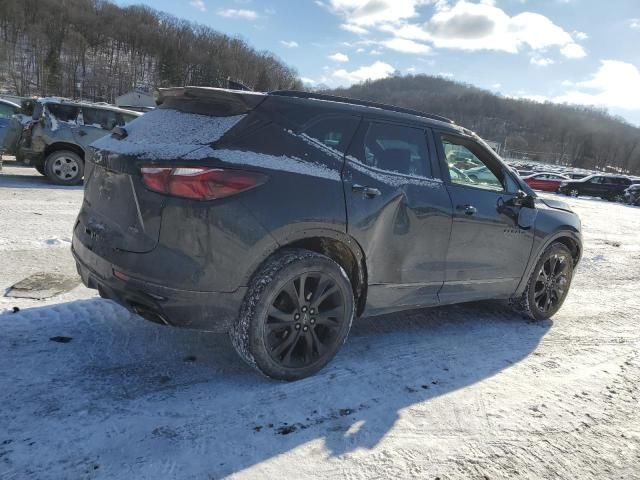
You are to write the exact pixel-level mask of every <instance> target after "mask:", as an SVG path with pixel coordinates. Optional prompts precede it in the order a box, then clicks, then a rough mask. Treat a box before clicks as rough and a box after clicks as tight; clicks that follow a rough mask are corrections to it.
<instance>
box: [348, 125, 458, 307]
mask: <svg viewBox="0 0 640 480" xmlns="http://www.w3.org/2000/svg"><path fill="white" fill-rule="evenodd" d="M438 177H439V172H438V165H437V161H436V152H435V146H434V143H433V140H432V138H431V137H430V136H427V135H426V132H425V129H424V128H423V127H421V126H413V125H404V124H396V123H386V122H381V121H375V120H365V121H363V122H362V123H361V125H360V127H359V129H358V132H357V133H356V136H355V137H354V140H353V142H352V144H351V147H350V149H349V152H348V155H347V160H346V162H345V168H344V172H343V179H344V188H345V198H346V203H347V218H348V226H347V228H348V232H349V233H350V235H351V236H352V237H354V238H355V239H356V241H357V242H358V243H359V244H360V246H361V247H362V248H363V250H364V253H365V255H366V258H367V276H368V294H367V307H366V313H367V314H375V313H382V312H384V311H385V310H393V309H398V308H412V307H416V306H423V305H430V304H435V303H437V302H438V296H437V294H438V291H439V290H440V288H441V287H442V284H443V282H444V276H445V262H444V259H445V256H446V253H447V244H448V241H449V235H450V232H451V202H450V199H449V195H448V193H447V190H446V188H445V185H444V183H443V182H442V181H441V180H440V179H438Z"/></svg>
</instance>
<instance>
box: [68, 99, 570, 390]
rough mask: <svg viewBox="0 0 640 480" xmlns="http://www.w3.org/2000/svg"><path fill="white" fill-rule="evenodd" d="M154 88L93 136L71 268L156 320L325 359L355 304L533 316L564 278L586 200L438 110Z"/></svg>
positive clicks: (560, 293) (242, 349) (357, 311)
mask: <svg viewBox="0 0 640 480" xmlns="http://www.w3.org/2000/svg"><path fill="white" fill-rule="evenodd" d="M161 102H162V104H161V106H160V107H159V108H157V109H155V110H153V111H152V112H149V113H147V114H145V115H144V116H143V117H141V118H139V119H137V120H135V121H134V122H132V123H131V124H130V125H128V126H126V127H124V128H122V129H116V131H114V133H113V134H112V135H111V136H107V137H104V138H102V139H100V140H98V141H96V142H95V143H94V144H92V146H91V148H90V151H91V153H89V154H88V156H87V169H86V181H85V187H84V202H83V204H82V208H81V211H80V213H79V215H78V219H77V222H76V224H75V227H74V232H73V243H72V252H73V255H74V257H75V259H76V262H77V268H78V271H79V272H80V275H81V277H82V280H83V282H84V284H85V285H87V286H88V287H89V288H95V289H98V291H99V293H100V295H102V296H104V297H107V298H111V299H113V300H115V301H116V302H119V303H121V304H122V305H124V306H126V307H128V308H129V309H131V310H133V311H135V312H137V313H139V314H140V315H142V316H143V317H145V318H147V319H149V320H152V321H155V322H158V323H161V324H164V325H174V326H183V327H188V328H194V329H201V330H209V331H212V330H213V331H226V332H229V334H230V336H231V340H232V343H233V345H234V347H235V349H236V351H237V352H238V354H239V355H240V356H241V357H242V358H243V359H244V360H245V361H246V362H247V363H248V364H249V365H251V366H252V367H253V368H255V369H257V370H259V371H260V372H262V373H263V374H265V375H267V376H269V377H272V378H277V379H284V380H296V379H300V378H303V377H306V376H308V375H312V374H313V373H315V372H317V371H318V370H320V369H321V368H322V367H323V366H324V365H326V364H327V363H328V362H329V361H330V360H331V358H332V357H333V356H334V355H335V354H336V352H337V351H338V350H339V349H340V348H341V346H342V344H343V343H344V341H345V339H346V337H347V335H348V333H349V329H350V328H351V323H352V321H353V319H354V317H357V316H360V315H379V314H383V313H389V312H394V311H399V310H405V309H414V308H418V307H426V306H430V305H443V304H452V303H459V302H467V301H471V300H480V299H489V298H491V299H512V301H513V303H514V304H515V305H516V306H517V307H518V309H520V310H521V311H522V312H524V313H525V315H527V316H529V317H530V318H533V319H537V320H541V319H546V318H549V317H551V316H552V315H554V314H555V313H556V312H557V311H558V309H559V308H560V307H561V305H562V303H563V301H564V299H565V297H566V295H567V292H568V291H569V286H570V284H571V279H572V275H573V269H574V267H575V265H576V264H577V263H578V261H579V259H580V255H581V251H582V244H581V233H580V220H579V219H578V217H577V215H576V214H575V213H573V212H572V211H571V209H570V208H569V206H568V205H566V204H564V203H562V202H559V201H557V200H550V199H539V198H536V195H535V193H534V192H533V191H532V190H531V189H530V188H529V187H528V186H527V185H526V184H525V183H524V182H522V180H521V179H520V178H519V177H518V176H517V175H515V174H513V172H512V171H511V169H510V168H509V167H508V166H507V165H506V164H505V163H504V162H503V161H502V160H501V159H500V157H498V155H497V154H496V153H495V152H494V151H493V150H491V148H489V146H488V145H487V144H486V143H484V142H483V141H482V140H481V139H480V138H479V137H478V136H477V135H475V134H474V133H473V132H471V131H469V130H467V129H465V128H462V127H460V126H457V125H455V124H454V123H453V122H452V121H450V120H448V119H446V118H443V117H440V116H437V115H430V114H426V113H422V112H417V111H413V110H407V109H403V108H398V107H391V106H387V105H381V104H375V103H372V102H366V101H357V100H351V99H346V98H341V97H332V96H328V95H322V94H316V93H309V92H288V91H285V92H272V93H270V94H257V93H252V92H238V91H232V90H224V89H216V88H198V87H186V88H173V89H166V90H162V91H161ZM454 151H455V152H460V151H463V152H464V153H465V155H466V156H467V157H469V158H470V159H471V160H472V162H471V163H474V164H482V165H484V168H486V169H487V171H488V172H489V173H486V174H484V175H483V179H484V180H483V182H482V183H476V182H475V181H473V180H472V179H470V178H469V176H467V175H466V174H464V175H452V174H451V170H450V168H449V166H448V165H449V164H448V159H449V157H450V155H449V154H450V153H451V152H454ZM454 172H455V173H458V172H456V171H455V170H454ZM372 354H374V355H378V354H379V353H373V352H372Z"/></svg>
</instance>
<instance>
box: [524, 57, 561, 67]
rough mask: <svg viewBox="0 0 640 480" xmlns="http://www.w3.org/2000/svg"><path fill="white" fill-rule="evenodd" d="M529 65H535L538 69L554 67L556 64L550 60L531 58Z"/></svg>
mask: <svg viewBox="0 0 640 480" xmlns="http://www.w3.org/2000/svg"><path fill="white" fill-rule="evenodd" d="M529 63H531V65H535V66H536V67H548V66H549V65H553V64H554V63H556V62H554V61H553V60H551V59H550V58H545V57H531V60H530V61H529Z"/></svg>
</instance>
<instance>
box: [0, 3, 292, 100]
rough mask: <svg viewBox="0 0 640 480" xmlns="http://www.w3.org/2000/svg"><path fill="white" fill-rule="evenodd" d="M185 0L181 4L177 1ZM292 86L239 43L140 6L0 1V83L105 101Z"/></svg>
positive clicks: (282, 71) (262, 56)
mask: <svg viewBox="0 0 640 480" xmlns="http://www.w3.org/2000/svg"><path fill="white" fill-rule="evenodd" d="M185 3H186V2H185ZM227 77H231V78H232V79H238V80H240V81H242V82H244V83H245V84H247V85H249V86H250V87H253V88H255V89H257V90H273V89H282V88H300V86H301V83H300V80H299V79H298V75H297V73H296V72H295V71H294V70H292V69H291V68H289V67H287V66H286V65H284V64H283V63H282V62H281V61H279V60H278V59H277V58H275V57H274V56H273V55H272V54H270V53H269V52H259V51H256V50H255V49H253V48H252V47H250V46H249V45H247V44H246V43H245V42H244V41H243V40H241V39H238V38H231V37H229V36H227V35H223V34H221V33H218V32H216V31H214V30H212V29H210V28H208V27H205V26H202V25H196V24H192V23H190V22H187V21H185V20H180V19H177V18H175V17H173V16H170V15H168V14H165V13H161V12H157V11H155V10H153V9H150V8H148V7H144V6H131V7H126V8H122V7H119V6H117V5H115V4H113V3H110V2H109V1H106V0H2V1H0V87H4V88H6V89H8V90H10V91H11V93H16V94H18V95H23V96H27V95H34V94H35V95H61V96H66V97H74V98H79V97H82V98H85V99H90V100H102V101H107V102H113V100H114V98H115V97H116V96H118V95H120V94H122V93H124V92H127V91H129V90H132V89H133V88H135V87H136V86H139V85H146V86H150V87H161V86H182V85H206V86H226V79H227Z"/></svg>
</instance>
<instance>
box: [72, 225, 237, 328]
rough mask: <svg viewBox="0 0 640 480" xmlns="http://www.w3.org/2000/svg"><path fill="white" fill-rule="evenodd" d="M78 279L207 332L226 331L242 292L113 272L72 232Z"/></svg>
mask: <svg viewBox="0 0 640 480" xmlns="http://www.w3.org/2000/svg"><path fill="white" fill-rule="evenodd" d="M71 251H72V254H73V256H74V258H75V260H76V267H77V269H78V273H79V274H80V277H81V278H82V283H84V285H85V286H87V287H88V288H93V289H96V290H98V291H99V292H100V296H101V297H103V298H108V299H110V300H113V301H115V302H116V303H119V304H120V305H122V306H124V307H125V308H127V309H129V310H131V311H133V312H135V313H137V314H139V315H141V316H142V317H144V318H146V319H147V320H150V321H153V322H156V323H160V324H165V325H172V326H176V327H184V328H192V329H196V330H204V331H210V332H220V333H221V332H227V331H228V330H229V328H230V327H231V326H232V325H233V323H234V321H235V319H236V317H237V315H238V312H239V311H240V305H241V304H242V300H243V298H244V295H245V293H246V287H241V288H238V289H237V290H236V291H234V292H194V291H189V290H178V289H174V288H168V287H165V286H162V285H158V284H154V283H150V282H146V281H142V280H139V279H134V278H131V277H129V278H128V279H126V280H121V279H119V278H116V277H115V276H114V274H113V272H114V269H115V270H118V267H116V266H115V265H113V264H111V263H110V262H108V261H107V260H105V259H103V258H102V257H100V256H98V255H96V254H95V253H94V252H92V251H91V250H89V249H88V248H86V247H85V246H84V245H83V244H82V243H81V242H80V241H79V240H78V239H77V238H76V237H75V236H74V239H73V244H72V247H71Z"/></svg>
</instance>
